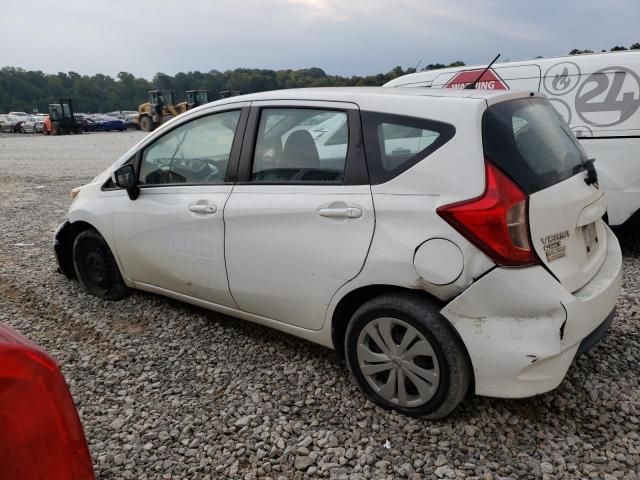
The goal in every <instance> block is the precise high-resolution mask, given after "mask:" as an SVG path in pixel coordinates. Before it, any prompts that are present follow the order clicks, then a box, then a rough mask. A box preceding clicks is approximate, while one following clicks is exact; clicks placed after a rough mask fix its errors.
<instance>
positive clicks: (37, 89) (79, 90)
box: [0, 61, 464, 113]
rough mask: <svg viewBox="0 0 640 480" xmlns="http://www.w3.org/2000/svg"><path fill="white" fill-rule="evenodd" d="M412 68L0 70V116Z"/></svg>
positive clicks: (373, 81) (352, 80)
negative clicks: (143, 74) (161, 93)
mask: <svg viewBox="0 0 640 480" xmlns="http://www.w3.org/2000/svg"><path fill="white" fill-rule="evenodd" d="M460 65H464V63H463V62H461V61H456V62H452V63H450V64H448V65H444V64H441V63H436V64H429V65H427V66H426V67H425V68H424V69H423V70H429V69H435V68H444V67H448V66H452V67H454V66H460ZM415 71H416V69H415V68H406V69H404V68H402V67H400V66H397V67H395V68H394V69H393V70H390V71H389V72H387V73H378V74H376V75H368V76H358V75H354V76H351V77H343V76H339V75H328V74H327V73H325V71H324V70H322V69H321V68H305V69H299V70H265V69H255V68H254V69H250V68H237V69H235V70H227V71H224V72H221V71H217V70H211V71H209V72H198V71H195V72H186V73H185V72H180V73H177V74H175V75H167V74H165V73H156V74H155V75H154V77H153V79H151V80H150V81H149V80H147V79H145V78H139V77H135V76H134V75H132V74H131V73H128V72H120V73H119V74H118V75H117V76H116V78H113V77H110V76H108V75H103V74H97V75H80V74H79V73H76V72H66V73H65V72H59V73H55V74H50V73H44V72H41V71H30V70H24V69H22V68H18V67H4V68H1V69H0V112H9V111H25V112H31V111H32V109H34V108H37V109H38V111H40V112H46V111H48V105H49V103H53V102H57V100H58V99H60V98H72V99H73V102H74V109H75V110H76V111H77V112H87V113H95V112H110V111H114V110H137V108H138V105H139V104H141V103H143V102H146V101H147V98H148V91H149V90H156V89H157V90H175V101H176V102H181V101H183V100H184V92H185V91H186V90H208V91H209V93H210V94H211V95H212V96H213V99H217V98H219V97H220V92H223V91H228V90H231V91H239V92H241V93H254V92H263V91H267V90H279V89H283V88H302V87H344V86H380V85H383V84H385V83H386V82H388V81H390V80H392V79H394V78H396V77H399V76H401V75H406V74H408V73H414V72H415Z"/></svg>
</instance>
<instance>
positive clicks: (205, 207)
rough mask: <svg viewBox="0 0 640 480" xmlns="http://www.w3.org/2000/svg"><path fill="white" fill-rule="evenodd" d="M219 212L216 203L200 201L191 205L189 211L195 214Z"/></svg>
mask: <svg viewBox="0 0 640 480" xmlns="http://www.w3.org/2000/svg"><path fill="white" fill-rule="evenodd" d="M217 210H218V207H216V205H215V204H214V203H209V202H207V201H206V200H198V201H197V202H193V203H192V204H190V205H189V211H190V212H193V213H204V214H212V213H216V211H217Z"/></svg>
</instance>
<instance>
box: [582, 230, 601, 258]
mask: <svg viewBox="0 0 640 480" xmlns="http://www.w3.org/2000/svg"><path fill="white" fill-rule="evenodd" d="M582 236H583V237H584V246H585V249H586V250H587V257H590V256H591V255H592V254H593V252H595V251H596V250H597V249H598V231H597V230H596V223H595V222H593V223H590V224H589V225H585V226H584V227H582Z"/></svg>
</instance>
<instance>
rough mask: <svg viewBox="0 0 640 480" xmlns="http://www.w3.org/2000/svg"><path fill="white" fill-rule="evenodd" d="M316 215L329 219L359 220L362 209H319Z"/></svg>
mask: <svg viewBox="0 0 640 480" xmlns="http://www.w3.org/2000/svg"><path fill="white" fill-rule="evenodd" d="M318 215H320V216H321V217H329V218H359V217H361V216H362V209H360V208H358V207H344V208H321V209H320V210H318Z"/></svg>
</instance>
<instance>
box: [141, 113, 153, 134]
mask: <svg viewBox="0 0 640 480" xmlns="http://www.w3.org/2000/svg"><path fill="white" fill-rule="evenodd" d="M154 128H155V125H154V123H153V119H152V118H151V117H150V116H148V115H144V116H142V117H141V118H140V129H141V130H142V131H143V132H151V131H153V129H154Z"/></svg>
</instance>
